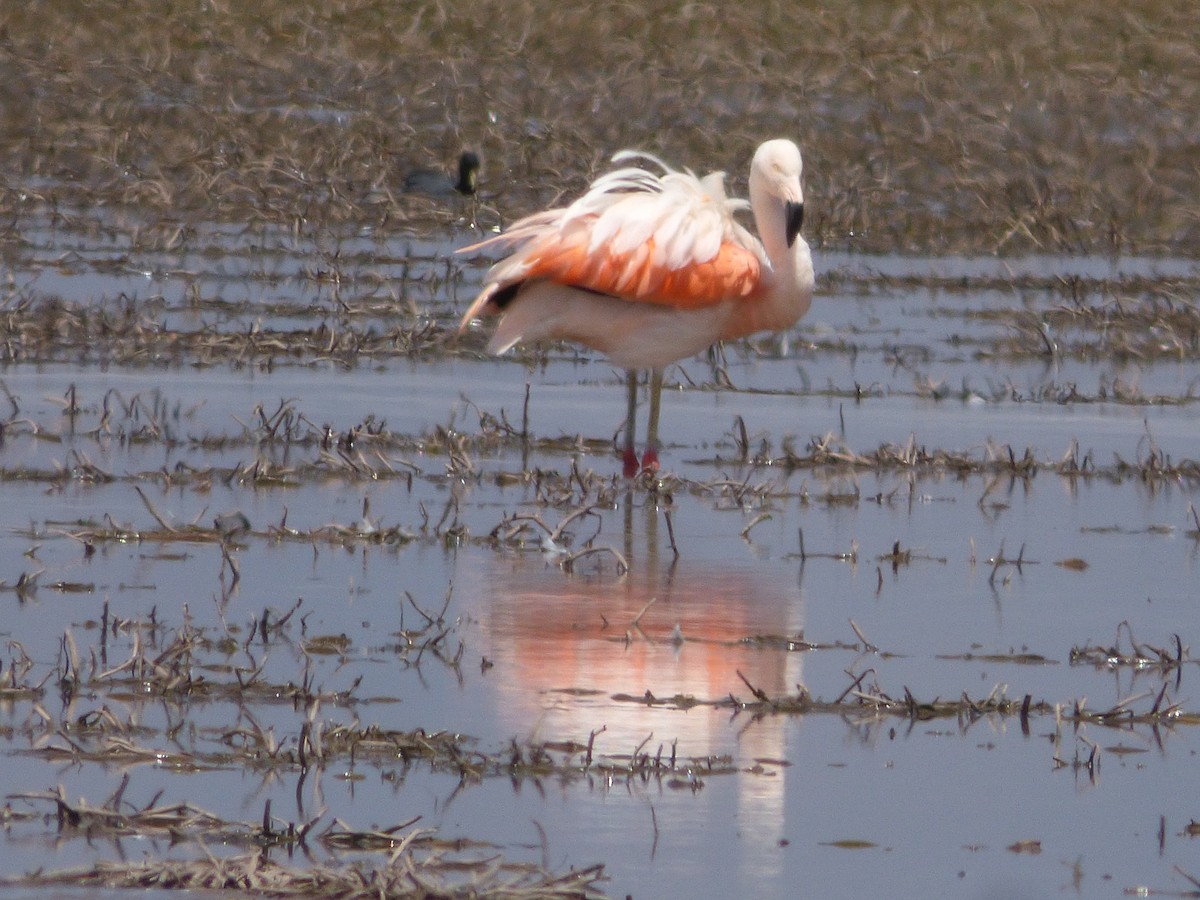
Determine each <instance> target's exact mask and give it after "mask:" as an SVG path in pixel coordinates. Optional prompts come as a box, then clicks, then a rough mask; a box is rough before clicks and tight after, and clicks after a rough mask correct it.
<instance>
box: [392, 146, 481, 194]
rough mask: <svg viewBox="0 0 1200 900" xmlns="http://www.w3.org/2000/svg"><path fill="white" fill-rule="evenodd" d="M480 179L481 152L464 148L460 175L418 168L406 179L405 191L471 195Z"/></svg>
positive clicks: (459, 163) (411, 192)
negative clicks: (455, 175)
mask: <svg viewBox="0 0 1200 900" xmlns="http://www.w3.org/2000/svg"><path fill="white" fill-rule="evenodd" d="M478 179H479V154H477V153H475V152H474V151H472V150H464V151H463V153H462V155H461V156H459V158H458V177H457V178H455V177H454V176H453V175H450V174H449V173H447V172H444V171H442V170H441V169H416V170H414V171H412V172H409V173H408V175H407V176H406V177H405V179H404V193H406V194H425V195H426V196H428V197H452V196H453V195H454V194H456V193H457V194H462V195H463V196H465V197H470V196H472V195H474V193H475V185H476V182H477V181H478Z"/></svg>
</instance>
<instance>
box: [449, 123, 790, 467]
mask: <svg viewBox="0 0 1200 900" xmlns="http://www.w3.org/2000/svg"><path fill="white" fill-rule="evenodd" d="M633 158H642V159H647V160H650V161H651V162H654V163H655V164H657V165H658V166H660V167H661V168H662V170H663V174H662V175H658V174H654V173H652V172H648V171H646V170H645V169H642V168H639V167H636V166H631V167H625V168H620V169H617V170H615V171H613V172H609V173H608V174H606V175H602V176H600V177H599V178H597V179H596V180H595V181H594V182H592V185H591V187H590V188H589V189H588V191H587V192H586V193H585V194H584V195H583V196H582V197H580V198H579V199H578V200H576V201H575V202H574V203H572V204H571V205H570V206H567V207H564V208H559V209H550V210H546V211H545V212H540V213H535V214H534V215H531V216H527V217H526V218H524V219H521V220H519V221H518V222H516V223H514V224H513V225H512V227H511V228H509V229H508V230H507V231H505V232H504V233H503V234H499V235H496V236H495V237H492V238H489V239H487V240H485V241H482V242H480V243H478V244H474V245H472V246H470V247H464V248H463V249H462V250H460V251H459V252H461V253H465V252H472V251H477V250H491V249H502V250H506V251H510V252H509V255H508V256H506V257H505V258H504V259H502V260H501V261H499V262H497V263H496V264H495V265H494V266H492V268H491V270H490V271H489V272H488V273H487V276H486V277H485V278H484V282H483V289H482V290H481V291H480V293H479V296H478V297H476V298H475V301H474V302H473V303H472V304H471V306H470V308H469V309H468V310H467V311H466V313H465V314H464V315H463V317H462V323H461V324H460V326H459V333H461V332H462V331H463V330H464V329H466V327H467V326H468V324H469V323H470V322H471V320H472V319H474V318H476V317H477V316H480V315H499V317H500V321H499V324H498V325H497V327H496V331H495V333H494V334H493V335H492V337H491V340H489V341H488V344H487V349H488V351H489V352H491V353H496V354H500V353H504V352H505V351H506V350H508V349H509V348H510V347H512V346H513V345H514V344H517V343H532V342H535V341H546V340H568V341H575V342H576V343H580V344H583V345H584V346H587V347H591V348H592V349H594V350H599V351H600V352H601V353H604V354H605V355H606V356H607V357H608V358H609V359H610V360H611V361H612V362H613V363H614V364H616V365H618V366H620V367H622V368H623V369H625V370H626V387H627V390H628V408H627V412H626V419H625V452H624V461H625V466H624V468H625V474H626V476H631V475H634V474H636V473H637V471H638V459H637V453H636V451H635V443H634V422H635V419H636V415H637V372H638V370H639V369H649V370H650V415H649V421H648V423H647V444H646V452H645V454H644V455H643V457H642V463H641V465H642V468H644V469H646V470H649V471H656V470H657V469H658V447H659V443H658V414H659V405H660V402H661V394H662V372H663V368H664V367H665V366H667V365H668V364H670V363H672V362H675V361H676V360H678V359H682V358H684V357H687V356H692V355H694V354H696V353H699V352H700V351H702V350H704V349H705V348H707V347H708V346H710V345H711V344H713V343H714V342H716V341H720V340H730V339H733V338H740V337H745V336H746V335H749V334H753V333H755V332H759V331H780V330H782V329H785V328H789V327H791V326H792V325H793V324H794V323H795V322H796V321H798V320H799V319H800V317H801V316H803V315H804V314H805V313H806V312H807V311H808V308H809V306H810V305H811V303H812V293H813V280H814V279H813V266H812V254H811V253H810V252H809V249H808V244H807V243H805V241H804V239H803V238H802V237H800V236H799V234H800V225H801V222H802V221H803V218H804V195H803V192H802V190H801V187H800V173H801V169H802V164H801V160H800V150H799V148H797V146H796V145H795V144H794V143H792V142H791V141H789V140H773V141H767V142H766V143H764V144H762V145H761V146H760V147H759V148H758V150H757V151H756V152H755V154H754V161H753V162H752V163H751V165H750V202H749V203H747V202H746V201H745V200H736V199H731V198H728V197H726V196H725V185H724V178H725V176H724V173H722V172H714V173H713V174H711V175H707V176H705V177H704V178H697V177H696V176H695V175H693V174H692V173H691V172H690V171H687V170H685V171H683V172H677V171H675V170H673V169H671V168H670V167H669V166H667V165H666V164H665V163H663V162H662V161H661V160H659V159H657V158H655V157H653V156H650V155H648V154H645V153H635V152H631V151H628V150H626V151H622V152H620V153H618V154H617V155H616V156H614V157H613V162H616V163H619V162H622V161H625V160H629V159H633ZM747 208H749V209H750V210H751V211H752V212H753V214H754V221H755V225H756V227H757V229H758V234H759V238H755V237H754V236H753V235H751V234H750V233H749V232H748V231H747V230H746V229H745V228H743V227H742V226H741V225H739V224H738V223H737V222H736V221H735V220H734V213H735V212H737V211H739V210H744V209H747Z"/></svg>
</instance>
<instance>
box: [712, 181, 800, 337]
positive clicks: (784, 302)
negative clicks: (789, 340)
mask: <svg viewBox="0 0 1200 900" xmlns="http://www.w3.org/2000/svg"><path fill="white" fill-rule="evenodd" d="M750 205H751V208H752V210H753V212H754V224H755V226H756V227H757V229H758V236H759V240H760V241H762V245H763V250H764V251H765V252H766V255H767V260H768V261H769V262H770V268H767V267H766V266H764V267H763V272H762V288H763V291H762V294H761V298H760V299H759V300H758V301H757V302H753V303H745V304H742V305H741V307H739V309H738V311H737V312H736V313H735V314H734V316H732V317H731V321H730V323H729V328H728V329H727V331H728V332H729V333H727V334H725V335H723V337H726V338H732V337H743V336H745V335H748V334H753V333H754V332H756V331H779V330H781V329H784V328H790V327H791V326H792V325H793V324H795V322H796V321H797V320H798V319H799V318H800V317H801V316H803V315H804V314H805V313H806V312H808V308H809V306H810V305H811V304H812V294H813V285H814V283H815V276H814V274H813V264H812V253H811V251H810V250H809V248H808V244H807V243H806V242H805V240H804V238H802V237H800V236H799V235H797V236H796V239H795V241H793V242H792V246H790V247H789V246H788V243H787V209H786V205H785V204H784V201H783V200H782V199H781V198H779V197H777V196H775V195H773V194H770V193H768V192H767V191H766V190H765V189H764V188H763V186H762V185H759V184H756V183H754V182H753V181H752V183H751V185H750Z"/></svg>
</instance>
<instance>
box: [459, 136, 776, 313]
mask: <svg viewBox="0 0 1200 900" xmlns="http://www.w3.org/2000/svg"><path fill="white" fill-rule="evenodd" d="M627 155H633V154H618V155H617V156H616V157H614V159H618V160H619V159H622V158H625V157H626V156H627ZM648 158H649V159H654V158H653V157H648ZM654 161H655V162H658V160H654ZM659 165H662V166H663V169H664V170H666V171H665V174H664V175H662V176H659V175H654V174H652V173H650V172H647V171H645V170H644V169H640V168H625V169H619V170H617V171H615V172H611V173H609V174H607V175H604V176H601V177H600V178H598V179H597V180H596V181H595V182H593V184H592V186H591V188H590V189H589V190H588V192H587V193H586V194H584V195H583V196H582V197H580V198H579V199H578V200H576V201H575V202H574V203H572V204H571V205H570V206H568V207H566V208H562V209H552V210H547V211H546V212H541V213H536V214H534V215H532V216H528V217H526V218H524V219H521V220H520V221H518V222H516V223H515V224H514V225H513V226H512V228H510V229H509V230H508V231H506V232H505V233H504V234H500V235H497V236H496V237H493V238H489V239H488V240H486V241H482V242H480V243H478V244H474V245H472V246H470V247H465V248H463V250H461V251H459V252H470V251H476V250H488V249H496V248H503V249H510V248H511V249H512V253H511V254H510V255H509V256H508V257H506V258H505V259H503V260H501V261H500V262H498V263H496V265H494V266H493V267H492V269H491V270H490V271H489V272H488V275H487V277H486V279H485V281H484V288H483V291H482V292H481V293H480V295H479V296H478V297H477V298H476V299H475V302H474V303H472V304H471V307H470V309H468V310H467V312H466V314H465V315H464V316H463V319H462V327H466V325H467V323H468V322H470V321H471V319H473V318H475V317H476V316H478V315H479V314H481V313H483V312H485V311H487V310H486V307H487V306H488V303H489V301H490V300H491V299H492V297H493V296H494V295H495V294H496V293H497V292H499V291H502V290H503V289H505V288H506V287H509V286H511V285H514V284H518V283H520V282H523V281H527V280H531V279H543V280H548V281H553V282H557V283H559V284H563V285H569V286H572V287H579V288H583V289H586V290H590V291H596V292H598V293H602V294H608V295H611V296H614V297H619V298H621V299H623V300H628V301H631V302H637V303H655V304H661V305H666V306H672V307H675V308H678V309H700V308H703V307H706V306H712V305H714V304H717V303H720V302H722V301H725V300H736V299H743V298H747V297H751V296H753V295H755V294H756V293H757V292H758V291H759V290H760V288H761V285H762V280H761V272H762V267H763V266H764V265H766V263H765V262H764V254H763V251H762V247H761V245H760V244H759V242H758V240H757V239H755V238H754V237H753V236H752V235H751V234H750V233H749V232H747V231H746V230H745V229H744V228H742V227H741V226H740V225H738V224H737V222H736V221H734V218H733V213H734V211H735V210H738V209H744V208H746V207H747V206H748V204H747V203H746V202H745V201H743V200H731V199H729V198H727V197H726V196H725V190H724V181H723V175H721V174H720V173H715V174H713V175H709V176H707V177H706V178H704V179H699V178H696V177H695V176H694V175H692V174H691V173H690V172H675V171H672V170H671V169H669V168H668V167H667V166H665V165H663V164H662V163H661V162H659Z"/></svg>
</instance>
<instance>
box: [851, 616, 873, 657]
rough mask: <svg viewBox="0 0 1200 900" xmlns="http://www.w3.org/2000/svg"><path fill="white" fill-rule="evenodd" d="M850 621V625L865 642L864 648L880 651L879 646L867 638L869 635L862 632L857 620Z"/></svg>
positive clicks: (869, 650) (870, 650) (871, 651)
mask: <svg viewBox="0 0 1200 900" xmlns="http://www.w3.org/2000/svg"><path fill="white" fill-rule="evenodd" d="M849 622H850V627H851V628H853V629H854V633H855V634H857V635H858V639H859V640H860V641H862V642H863V648H864V649H866V650H867V651H868V652H870V653H878V652H879V648H878V647H876V646H875V645H874V644H872V643H871V642H870V641H868V640H867V636H866V635H865V634H863V633H862V631H861V630H860V629H859V627H858V625H857V624H856V623H855V621H854V620H853V619H850V620H849Z"/></svg>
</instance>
